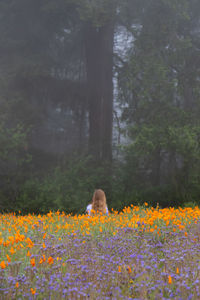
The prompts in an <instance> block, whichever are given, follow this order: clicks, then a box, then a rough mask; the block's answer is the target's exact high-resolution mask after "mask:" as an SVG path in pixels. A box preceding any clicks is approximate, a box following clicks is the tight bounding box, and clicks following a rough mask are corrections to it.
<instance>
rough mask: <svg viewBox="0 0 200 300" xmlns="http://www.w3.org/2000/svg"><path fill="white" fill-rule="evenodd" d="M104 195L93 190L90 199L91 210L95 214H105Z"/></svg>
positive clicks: (99, 190)
mask: <svg viewBox="0 0 200 300" xmlns="http://www.w3.org/2000/svg"><path fill="white" fill-rule="evenodd" d="M106 207H107V205H106V195H105V193H104V191H103V190H101V189H98V190H95V192H94V195H93V198H92V210H94V211H95V212H101V213H106Z"/></svg>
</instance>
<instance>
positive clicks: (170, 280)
mask: <svg viewBox="0 0 200 300" xmlns="http://www.w3.org/2000/svg"><path fill="white" fill-rule="evenodd" d="M168 283H169V284H172V277H171V276H170V275H169V276H168Z"/></svg>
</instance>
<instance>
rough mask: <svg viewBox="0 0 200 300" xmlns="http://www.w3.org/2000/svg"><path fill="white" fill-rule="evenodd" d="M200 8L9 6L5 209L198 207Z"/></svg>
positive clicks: (164, 4) (1, 59) (136, 0)
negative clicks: (99, 201) (96, 202)
mask: <svg viewBox="0 0 200 300" xmlns="http://www.w3.org/2000/svg"><path fill="white" fill-rule="evenodd" d="M199 115H200V1H199V0H123V1H122V0H91V1H89V0H1V1H0V210H1V211H18V210H21V211H22V212H24V213H27V212H36V213H45V212H47V211H49V210H50V209H53V210H55V209H56V210H57V209H60V210H65V211H67V212H73V213H80V212H84V210H85V207H86V205H87V203H88V202H89V201H90V200H91V197H92V194H93V191H94V189H95V188H102V189H103V190H105V192H106V195H107V201H108V206H109V208H111V207H114V208H115V209H121V208H122V207H124V206H125V205H129V204H131V203H133V204H134V203H135V204H142V203H143V202H144V201H146V202H149V203H150V204H152V205H156V204H157V202H159V203H160V205H161V206H172V205H176V206H178V205H185V204H187V205H188V204H190V205H193V204H199V203H200V118H199Z"/></svg>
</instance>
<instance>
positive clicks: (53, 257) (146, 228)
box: [0, 203, 200, 300]
mask: <svg viewBox="0 0 200 300" xmlns="http://www.w3.org/2000/svg"><path fill="white" fill-rule="evenodd" d="M0 254H1V255H0V256H1V260H0V299H5V300H6V299H56V298H58V299H61V298H62V299H199V298H200V284H199V282H200V209H199V208H198V207H195V208H184V209H183V208H178V209H175V208H165V209H160V208H159V207H157V208H152V207H148V204H147V203H146V205H145V206H143V207H138V206H130V207H125V208H124V210H123V211H122V212H120V213H118V212H117V211H113V210H112V211H111V213H110V214H109V215H108V216H104V215H94V216H87V215H75V216H72V215H66V214H65V213H64V212H59V211H58V212H56V213H52V212H49V213H48V214H46V215H34V214H29V215H26V216H22V215H20V214H19V215H15V214H2V215H0Z"/></svg>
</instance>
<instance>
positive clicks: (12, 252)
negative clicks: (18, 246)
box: [10, 247, 15, 255]
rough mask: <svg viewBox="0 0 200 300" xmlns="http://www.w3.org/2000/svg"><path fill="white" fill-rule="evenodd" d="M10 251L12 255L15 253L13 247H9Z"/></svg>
mask: <svg viewBox="0 0 200 300" xmlns="http://www.w3.org/2000/svg"><path fill="white" fill-rule="evenodd" d="M10 253H11V254H12V255H13V254H14V253H15V250H14V249H13V247H11V249H10Z"/></svg>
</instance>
